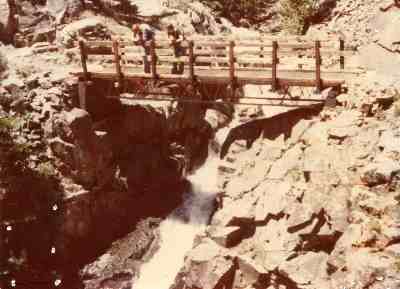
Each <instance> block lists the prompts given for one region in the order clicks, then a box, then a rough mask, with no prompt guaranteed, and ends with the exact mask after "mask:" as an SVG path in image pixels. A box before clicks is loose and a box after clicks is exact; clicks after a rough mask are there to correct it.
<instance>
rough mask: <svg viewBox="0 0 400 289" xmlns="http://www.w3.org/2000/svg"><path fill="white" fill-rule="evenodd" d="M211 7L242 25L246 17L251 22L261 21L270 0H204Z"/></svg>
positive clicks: (218, 13)
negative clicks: (242, 20)
mask: <svg viewBox="0 0 400 289" xmlns="http://www.w3.org/2000/svg"><path fill="white" fill-rule="evenodd" d="M202 2H203V3H204V4H205V5H208V6H209V7H211V8H212V9H213V10H214V11H215V12H216V13H217V15H218V16H220V17H224V18H227V19H229V20H230V21H231V22H232V23H233V24H235V25H240V20H241V19H245V20H247V21H248V22H249V23H250V24H255V23H259V22H260V21H261V20H262V17H263V11H264V10H265V8H267V7H268V5H270V2H271V1H268V0H202Z"/></svg>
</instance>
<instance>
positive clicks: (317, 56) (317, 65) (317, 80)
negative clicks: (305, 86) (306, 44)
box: [315, 40, 322, 92]
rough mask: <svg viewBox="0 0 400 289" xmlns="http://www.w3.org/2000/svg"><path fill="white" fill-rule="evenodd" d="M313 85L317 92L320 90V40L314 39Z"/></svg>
mask: <svg viewBox="0 0 400 289" xmlns="http://www.w3.org/2000/svg"><path fill="white" fill-rule="evenodd" d="M315 86H316V87H317V92H321V91H322V80H321V42H320V41H319V40H316V41H315Z"/></svg>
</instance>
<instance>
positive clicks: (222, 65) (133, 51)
mask: <svg viewBox="0 0 400 289" xmlns="http://www.w3.org/2000/svg"><path fill="white" fill-rule="evenodd" d="M145 46H146V49H145V48H144V47H142V46H139V45H134V44H133V42H132V41H117V40H115V41H88V42H86V41H83V40H81V41H79V47H80V51H81V60H82V68H83V76H84V78H85V79H89V78H90V76H91V74H92V72H91V71H89V70H88V62H87V60H88V56H89V55H90V56H95V55H98V56H99V55H100V56H101V57H102V58H103V60H104V59H107V57H108V60H106V61H105V63H106V65H105V66H104V68H105V69H104V70H106V68H107V65H108V68H111V69H112V70H111V73H110V77H111V76H112V75H114V76H115V77H116V79H117V83H118V84H119V85H122V82H123V79H124V77H126V76H127V75H133V74H135V75H136V76H138V77H139V76H140V77H144V78H154V79H162V78H171V77H174V78H176V79H181V80H190V81H196V79H197V78H198V77H200V75H203V76H202V77H207V75H208V76H210V77H212V76H215V77H214V81H223V82H227V81H228V82H231V84H232V86H236V85H237V83H238V81H242V82H243V83H246V82H249V83H252V82H257V81H259V82H263V83H268V84H270V85H271V86H272V89H277V88H278V87H279V86H280V85H298V86H315V87H316V88H317V89H318V90H322V89H323V88H324V87H325V86H340V85H341V84H342V83H343V81H340V80H339V81H330V80H329V79H322V76H321V75H322V68H323V61H322V59H323V58H324V59H329V60H330V61H331V62H332V63H334V62H336V63H337V64H338V65H339V67H338V69H337V70H336V71H335V72H336V73H337V72H339V73H340V72H343V73H344V72H345V70H344V69H345V58H346V57H347V56H350V55H353V54H354V53H355V51H354V50H352V49H351V48H350V47H347V46H346V45H345V40H344V39H342V38H331V39H322V40H318V39H315V40H314V39H313V40H309V39H308V38H301V37H287V38H284V39H282V38H274V37H264V38H257V39H236V40H226V39H225V40H224V39H222V38H221V37H213V38H212V37H211V38H210V37H207V38H201V37H200V38H194V39H188V40H186V41H184V42H183V43H182V44H181V46H182V48H183V50H184V53H183V55H182V56H179V57H176V56H175V53H174V48H173V47H172V46H171V43H170V42H169V41H168V40H167V39H166V38H163V37H161V38H156V39H154V40H152V41H150V42H147V43H146V44H145ZM145 50H147V52H148V53H147V54H146V53H145ZM294 59H297V65H298V67H295V68H293V67H292V66H290V65H292V64H293V62H294V61H296V60H294ZM144 62H148V63H150V64H151V65H150V66H151V71H150V73H145V71H144V69H143V67H144V65H143V63H144ZM174 63H183V65H184V66H185V75H184V76H178V75H171V72H169V70H170V69H171V67H172V65H173V64H174ZM282 68H286V69H287V70H288V71H291V72H299V73H300V74H301V72H304V73H305V72H307V73H308V75H310V73H311V74H313V75H314V77H312V78H311V79H310V78H307V79H306V78H304V79H302V78H301V77H300V78H298V79H287V78H285V77H281V76H280V73H281V70H282ZM141 69H143V70H142V71H140V70H141ZM130 71H135V72H130ZM202 71H203V74H202V73H201V72H202ZM204 71H206V72H207V75H204V74H205V72H204ZM324 71H325V70H324ZM97 72H98V71H97ZM246 72H247V74H245V73H246ZM249 72H250V73H251V72H257V73H258V74H260V75H262V76H263V77H261V78H262V79H261V78H260V77H255V76H254V75H251V74H249Z"/></svg>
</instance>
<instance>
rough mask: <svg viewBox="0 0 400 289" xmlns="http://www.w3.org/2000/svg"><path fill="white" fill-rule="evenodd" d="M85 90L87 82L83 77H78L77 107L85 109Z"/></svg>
mask: <svg viewBox="0 0 400 289" xmlns="http://www.w3.org/2000/svg"><path fill="white" fill-rule="evenodd" d="M86 92H87V84H86V81H85V80H83V79H79V82H78V96H79V107H80V108H81V109H85V110H86V103H87V102H86Z"/></svg>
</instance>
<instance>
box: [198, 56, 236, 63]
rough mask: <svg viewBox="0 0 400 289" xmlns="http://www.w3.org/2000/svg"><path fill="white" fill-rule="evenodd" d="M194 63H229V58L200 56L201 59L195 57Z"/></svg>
mask: <svg viewBox="0 0 400 289" xmlns="http://www.w3.org/2000/svg"><path fill="white" fill-rule="evenodd" d="M196 62H213V63H216V62H218V63H229V57H213V56H209V57H208V56H207V57H205V56H201V57H196Z"/></svg>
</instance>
